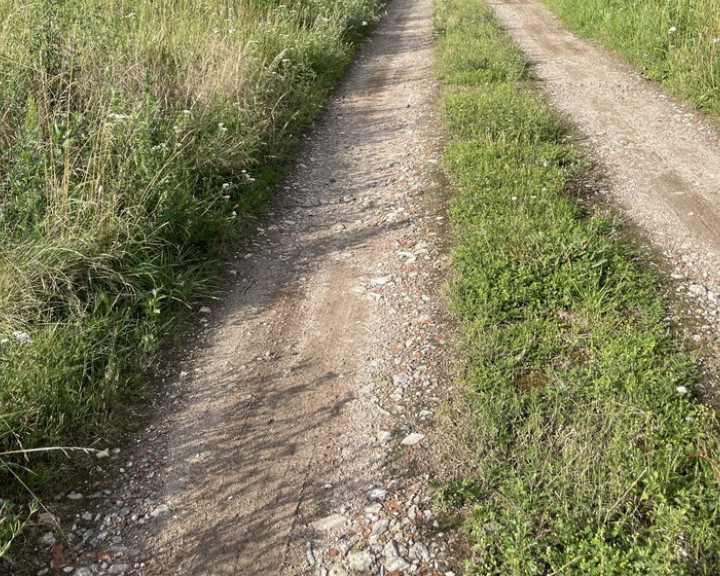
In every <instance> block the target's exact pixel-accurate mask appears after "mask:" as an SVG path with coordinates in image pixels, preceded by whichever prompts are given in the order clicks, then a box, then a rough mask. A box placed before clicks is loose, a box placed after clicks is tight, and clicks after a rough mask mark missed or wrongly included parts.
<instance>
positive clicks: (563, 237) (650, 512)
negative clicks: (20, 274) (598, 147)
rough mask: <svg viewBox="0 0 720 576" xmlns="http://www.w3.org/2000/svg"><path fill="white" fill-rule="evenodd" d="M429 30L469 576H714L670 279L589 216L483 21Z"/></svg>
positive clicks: (558, 148) (691, 388)
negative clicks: (667, 286)
mask: <svg viewBox="0 0 720 576" xmlns="http://www.w3.org/2000/svg"><path fill="white" fill-rule="evenodd" d="M435 26H436V39H437V55H438V66H439V75H440V79H441V82H442V85H443V86H442V104H441V106H442V116H443V119H444V126H445V131H446V134H447V145H446V150H445V157H444V163H445V167H446V170H447V172H448V174H449V176H450V179H451V182H452V186H453V189H454V199H453V201H452V207H451V215H452V222H453V227H454V236H455V248H454V251H453V262H454V267H455V270H456V278H455V280H454V281H453V284H452V300H453V306H454V309H455V312H456V314H457V316H458V318H459V319H460V322H461V326H462V330H463V334H464V340H463V350H462V353H463V354H464V355H465V357H466V358H467V370H466V372H465V382H464V390H465V393H464V395H463V397H462V398H460V399H459V400H458V401H457V406H455V408H454V409H452V410H451V417H454V418H456V419H458V420H459V419H462V420H463V421H462V422H460V421H458V422H457V430H458V434H459V435H460V436H461V438H462V441H463V443H464V444H465V446H466V454H468V455H469V457H468V459H467V462H466V463H465V467H466V469H467V470H472V472H470V473H468V474H467V475H465V476H464V477H460V478H457V480H456V481H455V482H454V483H452V484H451V485H449V486H445V487H444V488H443V489H442V490H441V501H442V502H444V503H445V504H446V505H448V506H453V507H464V508H465V509H466V510H467V511H468V512H467V516H466V522H465V529H466V532H467V534H468V537H469V540H470V542H471V553H470V554H469V555H468V558H467V566H468V572H469V573H472V574H478V575H483V576H488V575H498V576H499V575H502V576H509V575H528V576H529V575H538V576H540V575H548V574H553V575H559V574H577V575H583V576H588V575H602V576H609V575H617V576H621V575H622V576H628V575H640V574H643V575H654V576H657V575H662V574H667V575H671V574H672V575H690V574H692V575H700V574H703V575H711V574H717V573H718V572H717V567H718V566H720V484H719V483H720V467H719V465H718V454H719V452H718V449H719V448H720V444H719V442H718V437H719V432H720V427H719V426H718V420H717V418H716V415H715V412H714V411H713V410H712V409H711V408H710V407H708V406H706V405H703V404H702V403H701V402H699V401H698V396H699V393H700V389H699V386H698V371H697V368H696V366H695V363H694V361H693V359H692V358H691V357H690V356H689V355H688V354H686V353H685V352H683V350H682V346H681V344H680V343H679V342H678V340H676V339H674V338H673V335H672V331H671V329H670V327H669V325H668V323H667V316H668V312H667V303H666V302H665V301H664V300H663V297H662V296H660V294H661V293H662V291H661V290H660V278H659V277H658V276H657V273H656V272H655V271H654V270H655V269H654V268H652V267H651V266H648V263H647V262H646V261H645V260H646V259H645V257H643V256H642V255H641V253H640V251H638V250H635V249H633V248H632V247H630V246H628V245H627V244H625V243H623V242H622V237H623V235H622V233H621V232H618V226H617V224H616V223H615V222H614V221H613V220H612V219H611V218H607V217H603V216H601V215H598V214H594V211H593V210H586V209H583V208H582V207H581V206H582V205H583V204H585V205H587V203H583V202H579V200H581V199H582V197H583V196H584V194H586V186H585V185H584V183H586V182H588V177H589V176H588V172H587V170H588V162H587V161H586V160H585V159H584V158H583V154H582V152H581V151H580V150H578V148H577V147H576V146H575V145H574V143H573V142H574V138H573V134H572V131H571V130H570V129H569V128H568V127H567V126H566V124H565V123H564V122H563V121H562V119H560V118H558V116H557V115H556V114H555V113H553V112H552V111H551V110H550V109H549V108H548V106H547V105H546V102H545V99H544V96H543V94H542V92H541V86H540V85H538V82H537V81H535V80H534V78H533V75H532V71H531V68H530V67H529V65H528V63H527V61H526V60H525V58H524V56H523V54H522V53H521V52H520V51H519V49H517V48H516V47H515V46H514V45H513V44H512V43H511V41H510V39H509V37H508V36H507V35H506V33H505V32H504V31H502V30H500V29H499V27H498V25H497V23H496V22H495V20H494V19H493V17H492V16H491V14H490V12H489V11H488V10H487V9H486V8H485V7H483V5H482V3H480V2H469V1H467V0H437V2H436V24H435Z"/></svg>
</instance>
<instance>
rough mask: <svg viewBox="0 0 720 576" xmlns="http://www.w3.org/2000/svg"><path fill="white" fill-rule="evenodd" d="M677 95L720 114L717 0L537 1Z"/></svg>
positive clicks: (719, 0)
mask: <svg viewBox="0 0 720 576" xmlns="http://www.w3.org/2000/svg"><path fill="white" fill-rule="evenodd" d="M542 1H543V2H544V3H545V4H547V5H548V6H550V7H551V8H552V9H553V10H554V11H555V12H556V13H557V14H558V15H559V16H561V17H562V18H563V19H564V20H565V21H566V22H567V23H568V24H569V25H570V27H571V28H573V29H574V30H577V31H579V32H580V33H582V34H586V35H588V36H590V37H592V38H595V39H597V40H599V41H600V42H601V43H602V44H604V45H605V46H608V47H610V48H612V49H614V50H617V51H619V52H620V53H622V54H623V55H624V56H625V57H627V58H628V59H629V60H630V61H631V62H632V63H633V64H635V65H636V66H637V67H638V68H640V69H641V70H642V71H643V72H644V73H645V74H647V75H648V76H649V77H650V78H653V79H655V80H660V81H662V82H664V83H665V84H666V85H667V86H668V87H669V88H670V89H671V91H672V92H673V93H674V94H675V95H676V96H678V97H681V98H684V99H687V100H689V101H690V102H692V103H693V104H694V105H696V106H698V107H700V108H704V109H707V110H708V111H710V112H711V113H712V114H714V115H715V116H717V117H720V0H644V1H643V2H626V1H621V0H542Z"/></svg>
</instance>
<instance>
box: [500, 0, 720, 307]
mask: <svg viewBox="0 0 720 576" xmlns="http://www.w3.org/2000/svg"><path fill="white" fill-rule="evenodd" d="M487 4H488V5H489V6H490V7H491V8H492V9H493V10H494V11H495V14H496V15H497V17H498V19H499V20H500V22H501V23H502V24H503V26H505V27H506V28H507V29H508V30H509V31H510V33H511V35H512V36H513V38H514V40H515V41H516V42H517V43H518V44H519V45H520V47H521V48H522V49H523V51H524V52H525V53H526V54H528V56H529V58H530V60H531V62H532V64H533V67H534V68H533V69H534V71H535V73H536V75H537V76H538V77H539V78H540V79H542V80H543V81H544V82H545V85H546V89H547V91H548V92H549V94H550V98H551V101H552V102H553V103H554V105H555V107H556V108H557V109H558V110H560V111H561V112H562V113H563V114H564V115H566V116H567V117H568V118H569V119H570V121H571V122H572V123H574V124H575V125H576V126H577V127H578V129H579V131H580V133H581V134H582V135H584V137H585V139H586V142H587V145H588V147H589V149H590V150H591V152H592V153H593V154H594V155H595V157H596V158H597V159H598V160H599V162H600V164H601V165H602V167H603V169H604V170H605V171H606V172H607V173H608V176H609V191H610V193H611V195H612V198H613V199H614V200H616V201H617V203H619V205H620V206H621V207H622V208H623V209H624V210H625V211H626V213H627V214H628V215H629V217H630V218H631V219H632V220H633V221H634V222H635V223H636V224H638V225H639V226H640V227H641V229H643V230H644V231H645V233H646V234H647V235H648V237H649V238H650V239H651V240H652V242H653V243H654V244H655V246H656V247H658V248H659V249H660V250H661V251H663V252H664V253H665V256H667V257H668V258H669V260H670V261H671V262H672V264H673V266H674V267H675V268H676V272H677V274H676V276H677V277H678V278H679V277H685V278H687V279H688V281H689V282H691V283H694V284H691V290H692V292H693V293H694V294H695V295H697V296H701V297H702V296H707V295H708V294H707V293H706V292H705V289H709V290H710V294H709V304H710V305H711V307H712V308H713V309H714V308H715V306H714V304H715V300H716V299H717V293H718V286H719V285H720V266H719V265H720V257H719V252H720V140H719V139H718V135H717V130H716V128H715V127H714V126H713V125H712V124H711V123H709V122H708V121H707V120H705V119H704V118H703V117H702V116H701V115H699V114H697V113H695V112H693V111H692V110H691V109H689V108H687V107H685V106H683V105H681V104H679V103H677V102H676V101H674V100H673V99H671V98H669V97H668V96H667V95H666V94H665V93H664V91H663V90H662V89H661V88H660V87H659V86H658V85H656V84H654V83H651V82H649V81H646V80H644V79H643V78H641V76H640V75H639V74H638V72H637V71H635V70H634V69H632V68H630V67H629V66H627V65H625V64H623V63H622V62H621V61H620V60H619V59H618V58H615V57H613V56H611V55H608V54H607V53H606V52H605V51H603V50H601V49H599V48H597V47H595V46H593V45H592V44H590V43H589V42H587V41H585V40H582V39H580V38H578V37H577V36H575V35H574V34H572V33H570V32H568V31H566V30H565V29H564V28H563V27H562V25H561V24H560V23H559V22H558V20H557V19H556V18H555V17H554V16H553V15H551V14H550V12H549V11H548V10H547V9H546V8H544V7H543V6H541V5H539V4H538V3H537V2H530V1H525V0H501V1H498V0H492V1H487ZM711 315H712V316H714V317H717V313H715V312H714V311H713V313H712V314H711Z"/></svg>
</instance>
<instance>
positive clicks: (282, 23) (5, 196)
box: [0, 0, 380, 550]
mask: <svg viewBox="0 0 720 576" xmlns="http://www.w3.org/2000/svg"><path fill="white" fill-rule="evenodd" d="M379 7H380V2H379V1H378V0H339V1H335V0H300V1H293V2H286V3H284V2H281V1H279V0H233V1H229V0H203V1H200V0H157V1H154V2H147V1H145V0H108V1H106V2H96V1H95V0H64V1H63V0H29V1H28V0H3V1H2V2H0V452H3V450H7V449H16V448H19V447H20V448H22V447H24V448H30V447H33V446H41V445H47V444H52V443H56V442H68V441H80V442H84V441H88V440H90V439H92V435H93V433H94V431H95V430H96V425H97V424H98V423H99V422H101V421H102V420H103V419H104V418H105V417H106V416H107V415H108V414H111V413H112V412H113V410H114V406H116V404H117V403H118V402H120V401H121V400H122V399H123V398H127V397H128V395H129V394H131V393H132V392H133V390H135V389H136V386H137V381H138V375H140V374H142V372H143V371H144V370H145V369H147V367H148V366H150V365H151V363H152V361H153V359H154V357H155V355H156V353H157V351H158V348H159V346H160V344H161V343H162V342H163V340H164V339H165V338H166V336H167V334H168V333H169V331H170V327H171V326H172V325H174V323H175V322H176V321H177V319H178V317H180V316H182V314H183V311H184V310H185V309H186V307H187V306H188V305H189V304H190V303H192V302H193V301H194V300H197V299H198V298H199V297H202V296H206V295H207V292H208V289H209V285H210V282H211V279H212V274H213V271H214V267H215V265H216V262H217V261H218V260H219V259H220V258H221V257H222V256H223V254H225V253H226V252H227V250H228V247H229V246H230V245H231V243H232V241H233V239H234V238H236V236H237V234H238V231H239V230H241V229H242V225H243V221H244V219H245V218H246V216H247V215H248V214H250V213H252V212H253V211H255V210H257V209H258V208H259V207H260V206H262V203H263V202H264V200H265V199H266V198H267V197H268V195H269V194H270V192H271V191H272V187H273V184H274V183H275V181H276V180H277V178H278V176H279V174H280V173H281V171H282V167H283V166H284V165H285V164H286V162H287V159H288V156H289V154H291V153H292V150H293V147H294V146H295V144H296V143H297V137H298V135H299V134H300V133H301V132H302V131H303V130H304V129H305V128H307V127H308V126H309V124H310V123H311V122H312V121H313V119H314V118H315V117H316V116H317V114H318V111H319V110H320V109H321V107H322V103H323V101H324V100H325V99H326V98H327V96H328V95H329V93H330V91H331V90H332V88H333V86H334V84H335V82H336V81H337V79H338V78H339V77H340V75H341V74H342V72H343V70H344V69H345V67H346V65H347V64H348V63H349V61H350V58H351V55H352V52H353V44H354V41H355V40H356V39H357V38H359V37H360V36H361V35H362V34H363V33H364V32H365V31H366V30H368V27H369V25H371V24H372V23H373V22H374V21H375V20H376V19H377V17H378V14H379ZM7 477H8V476H7V475H5V476H3V481H2V485H3V486H7V484H6V483H5V478H7ZM28 479H29V480H32V475H30V476H29V477H28ZM2 496H3V494H0V497H2ZM0 510H2V511H3V514H4V515H0V537H4V535H5V534H6V533H5V532H3V528H2V526H3V522H2V519H4V518H6V517H9V516H8V514H10V512H9V511H10V510H11V506H10V505H9V504H7V503H6V502H4V501H2V500H0ZM0 550H3V543H2V541H1V540H0Z"/></svg>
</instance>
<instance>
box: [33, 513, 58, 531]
mask: <svg viewBox="0 0 720 576" xmlns="http://www.w3.org/2000/svg"><path fill="white" fill-rule="evenodd" d="M37 523H38V524H40V525H41V526H51V527H52V526H57V525H58V523H59V520H58V517H57V516H55V515H54V514H50V512H41V513H40V514H38V517H37Z"/></svg>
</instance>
